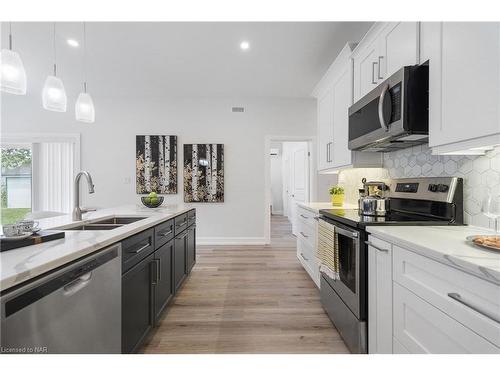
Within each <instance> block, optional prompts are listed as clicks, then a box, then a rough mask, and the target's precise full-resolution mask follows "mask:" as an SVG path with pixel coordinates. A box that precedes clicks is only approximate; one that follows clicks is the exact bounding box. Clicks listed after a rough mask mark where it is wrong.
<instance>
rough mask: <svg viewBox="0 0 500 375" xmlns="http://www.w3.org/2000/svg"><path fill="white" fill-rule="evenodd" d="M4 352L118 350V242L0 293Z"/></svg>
mask: <svg viewBox="0 0 500 375" xmlns="http://www.w3.org/2000/svg"><path fill="white" fill-rule="evenodd" d="M0 301H1V328H2V330H1V333H0V346H1V348H2V352H4V353H6V352H10V353H77V354H80V353H120V352H121V245H120V244H117V245H113V246H110V247H108V248H107V249H104V250H102V251H99V252H98V253H96V254H93V255H91V256H88V257H86V258H84V259H81V260H79V261H76V262H74V263H72V264H70V265H68V266H65V267H63V268H61V269H58V270H56V271H54V272H51V273H50V274H48V275H46V276H42V277H41V278H39V279H37V280H36V281H33V282H28V284H26V285H23V286H20V287H19V288H15V290H12V291H8V290H7V293H6V294H5V295H2V296H1V297H0Z"/></svg>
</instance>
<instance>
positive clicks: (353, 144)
mask: <svg viewBox="0 0 500 375" xmlns="http://www.w3.org/2000/svg"><path fill="white" fill-rule="evenodd" d="M428 138H429V67H428V66H427V65H420V66H405V67H403V68H401V69H400V70H398V71H397V72H396V73H394V74H393V75H392V76H390V77H389V78H387V79H386V80H385V81H384V82H382V83H381V84H380V85H378V86H377V87H376V88H375V89H373V90H372V91H370V92H369V93H368V94H366V95H365V96H364V97H363V98H361V99H360V100H358V101H357V102H356V103H355V104H353V105H352V106H351V107H350V108H349V149H350V150H358V151H381V152H387V151H393V150H397V149H402V148H406V147H410V146H413V145H417V144H421V143H426V142H427V141H428Z"/></svg>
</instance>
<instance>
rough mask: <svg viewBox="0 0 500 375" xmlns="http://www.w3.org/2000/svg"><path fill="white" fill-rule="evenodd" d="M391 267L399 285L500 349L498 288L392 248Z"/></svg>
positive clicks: (409, 252)
mask: <svg viewBox="0 0 500 375" xmlns="http://www.w3.org/2000/svg"><path fill="white" fill-rule="evenodd" d="M393 267H394V269H393V272H394V280H395V281H397V282H398V283H399V284H401V285H403V286H404V287H406V288H407V289H409V290H410V291H412V292H413V293H415V294H416V295H418V296H420V297H421V298H422V299H424V300H425V301H427V302H428V303H430V304H431V305H433V306H435V307H437V308H438V309H440V310H442V311H444V312H446V314H448V315H449V316H450V317H452V318H453V319H455V320H457V321H458V322H460V323H461V324H463V325H464V326H466V327H468V328H469V329H471V330H472V331H474V332H476V333H477V334H479V335H480V336H482V337H484V338H485V339H487V340H489V341H490V342H492V343H493V344H495V345H496V346H499V347H500V323H499V322H498V321H499V320H500V317H499V315H500V314H499V311H500V287H499V286H498V285H495V284H493V283H490V282H488V281H485V280H482V279H480V278H478V277H475V276H472V275H469V274H468V273H465V272H462V271H460V270H457V269H456V268H453V267H450V266H446V265H444V264H441V263H439V262H437V261H434V260H432V259H429V258H426V257H423V256H421V255H418V254H415V253H413V252H411V251H408V250H405V249H403V248H401V247H398V246H395V245H394V250H393ZM454 298H455V299H454ZM457 298H458V299H460V300H461V302H460V301H458V300H457Z"/></svg>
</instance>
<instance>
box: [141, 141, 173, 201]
mask: <svg viewBox="0 0 500 375" xmlns="http://www.w3.org/2000/svg"><path fill="white" fill-rule="evenodd" d="M135 170H136V187H137V189H136V190H137V194H148V193H151V192H153V191H154V192H156V193H158V194H177V137H176V136H175V135H138V136H136V167H135Z"/></svg>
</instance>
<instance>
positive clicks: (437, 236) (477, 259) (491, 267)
mask: <svg viewBox="0 0 500 375" xmlns="http://www.w3.org/2000/svg"><path fill="white" fill-rule="evenodd" d="M366 230H367V231H368V232H369V233H371V234H372V235H374V236H375V237H377V238H380V239H382V240H386V241H388V242H391V243H393V244H396V245H399V246H401V247H403V248H406V249H408V250H411V251H414V252H416V253H419V254H421V255H424V256H426V257H429V258H433V259H435V260H437V261H439V262H441V263H444V264H447V265H450V266H453V267H455V268H458V269H461V270H463V271H466V272H468V273H471V274H474V275H476V276H479V277H481V278H482V279H485V280H489V281H492V282H494V283H496V284H500V251H494V250H487V249H483V248H481V247H478V246H475V245H472V244H470V243H468V242H467V240H466V237H468V236H471V235H476V234H486V235H492V234H494V232H493V231H491V230H488V229H485V228H480V227H474V226H429V227H427V226H367V227H366Z"/></svg>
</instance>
